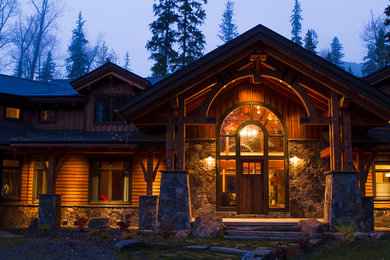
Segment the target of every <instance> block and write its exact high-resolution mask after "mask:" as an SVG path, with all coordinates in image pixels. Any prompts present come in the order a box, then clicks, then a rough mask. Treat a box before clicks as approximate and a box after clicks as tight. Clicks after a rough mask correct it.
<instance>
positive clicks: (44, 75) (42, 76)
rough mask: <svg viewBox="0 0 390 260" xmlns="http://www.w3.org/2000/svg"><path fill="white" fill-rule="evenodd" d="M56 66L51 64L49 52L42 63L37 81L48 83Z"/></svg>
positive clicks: (51, 59)
mask: <svg viewBox="0 0 390 260" xmlns="http://www.w3.org/2000/svg"><path fill="white" fill-rule="evenodd" d="M55 67H56V64H55V63H54V62H53V58H52V56H51V51H49V52H48V54H47V58H46V61H45V62H44V63H43V65H42V68H41V70H40V71H39V75H38V80H39V81H43V82H49V81H51V80H53V78H54V71H55Z"/></svg>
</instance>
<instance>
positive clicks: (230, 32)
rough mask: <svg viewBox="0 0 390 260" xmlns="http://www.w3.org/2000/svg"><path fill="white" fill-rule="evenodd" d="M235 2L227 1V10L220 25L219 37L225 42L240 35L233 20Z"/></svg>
mask: <svg viewBox="0 0 390 260" xmlns="http://www.w3.org/2000/svg"><path fill="white" fill-rule="evenodd" d="M233 18H234V3H233V2H232V1H230V0H228V1H227V2H226V8H225V11H224V12H223V14H222V23H221V24H220V25H219V28H220V31H219V34H218V37H219V38H220V39H221V40H222V41H223V42H224V43H226V42H228V41H231V40H233V38H235V37H237V36H238V31H237V25H235V24H234V23H233V22H234V20H233Z"/></svg>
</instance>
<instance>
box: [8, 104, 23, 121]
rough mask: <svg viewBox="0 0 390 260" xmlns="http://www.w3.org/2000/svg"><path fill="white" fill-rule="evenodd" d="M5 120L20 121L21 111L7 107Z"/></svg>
mask: <svg viewBox="0 0 390 260" xmlns="http://www.w3.org/2000/svg"><path fill="white" fill-rule="evenodd" d="M5 118H6V119H12V120H20V109H19V108H15V107H6V108H5Z"/></svg>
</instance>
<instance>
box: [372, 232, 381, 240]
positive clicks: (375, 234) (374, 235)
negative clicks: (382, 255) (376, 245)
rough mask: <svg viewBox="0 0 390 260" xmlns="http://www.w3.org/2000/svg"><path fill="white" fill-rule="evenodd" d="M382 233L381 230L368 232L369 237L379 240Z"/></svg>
mask: <svg viewBox="0 0 390 260" xmlns="http://www.w3.org/2000/svg"><path fill="white" fill-rule="evenodd" d="M383 235H384V233H383V232H371V233H370V238H371V239H372V240H379V239H381V238H382V237H383Z"/></svg>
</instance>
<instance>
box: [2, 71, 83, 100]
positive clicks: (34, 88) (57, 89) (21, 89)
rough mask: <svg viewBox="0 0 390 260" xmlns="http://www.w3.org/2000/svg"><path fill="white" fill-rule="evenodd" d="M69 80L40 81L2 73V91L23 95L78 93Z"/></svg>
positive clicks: (69, 94) (71, 94)
mask: <svg viewBox="0 0 390 260" xmlns="http://www.w3.org/2000/svg"><path fill="white" fill-rule="evenodd" d="M69 82H70V81H69V80H60V81H52V82H48V83H45V82H39V81H35V80H28V79H22V78H17V77H13V76H8V75H3V74H0V93H1V94H7V95H16V96H22V97H34V96H73V95H77V94H78V93H77V91H75V90H74V89H73V88H72V86H71V85H70V84H69Z"/></svg>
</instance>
